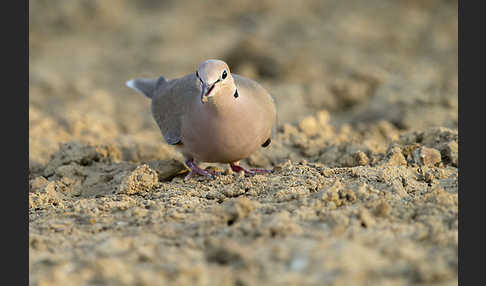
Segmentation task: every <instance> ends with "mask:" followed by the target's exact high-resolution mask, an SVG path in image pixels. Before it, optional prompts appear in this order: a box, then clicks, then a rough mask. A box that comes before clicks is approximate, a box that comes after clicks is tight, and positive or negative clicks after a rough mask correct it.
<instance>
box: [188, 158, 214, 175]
mask: <svg viewBox="0 0 486 286" xmlns="http://www.w3.org/2000/svg"><path fill="white" fill-rule="evenodd" d="M186 165H187V166H188V167H189V168H190V169H191V171H190V172H189V174H187V176H186V177H185V178H184V180H189V179H190V178H192V177H194V174H199V175H201V176H204V177H207V178H210V179H214V176H217V175H220V173H219V172H216V171H206V170H203V169H201V168H199V167H198V166H197V165H196V163H194V159H189V160H187V161H186Z"/></svg>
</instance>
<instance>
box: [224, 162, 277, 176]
mask: <svg viewBox="0 0 486 286" xmlns="http://www.w3.org/2000/svg"><path fill="white" fill-rule="evenodd" d="M230 166H231V170H233V171H234V172H240V171H243V172H245V175H250V176H253V175H256V174H267V173H270V170H267V169H261V168H254V169H249V170H248V169H246V168H243V167H241V166H239V165H236V164H235V163H231V164H230Z"/></svg>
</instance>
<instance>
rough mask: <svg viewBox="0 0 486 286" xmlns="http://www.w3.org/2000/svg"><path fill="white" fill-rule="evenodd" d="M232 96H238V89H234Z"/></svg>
mask: <svg viewBox="0 0 486 286" xmlns="http://www.w3.org/2000/svg"><path fill="white" fill-rule="evenodd" d="M233 96H234V97H235V98H237V97H238V96H240V95H239V94H238V90H237V89H235V94H233Z"/></svg>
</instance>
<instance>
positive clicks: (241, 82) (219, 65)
mask: <svg viewBox="0 0 486 286" xmlns="http://www.w3.org/2000/svg"><path fill="white" fill-rule="evenodd" d="M126 86H128V87H130V88H132V89H134V90H136V91H137V92H139V93H141V94H143V95H145V96H146V97H148V98H150V99H151V100H152V102H151V110H152V115H153V118H154V120H155V122H156V123H157V125H158V127H159V128H160V131H161V133H162V136H163V138H164V140H165V142H166V143H167V144H169V145H173V146H175V147H176V150H177V151H179V152H181V153H182V155H183V156H184V159H185V164H186V165H187V167H189V169H190V172H189V174H188V175H187V176H186V177H185V179H190V178H191V177H193V176H194V175H195V174H199V175H202V176H205V177H209V178H214V176H215V175H220V173H218V172H215V171H208V170H204V169H202V168H200V167H199V166H198V165H197V163H196V162H206V163H225V164H226V163H227V164H230V167H231V169H232V170H233V171H235V172H240V171H243V172H244V173H245V174H246V175H255V174H259V173H268V172H270V171H269V170H266V169H246V168H244V167H242V166H240V165H239V161H240V160H242V159H245V158H247V157H249V156H250V155H251V154H252V153H254V152H255V151H257V150H258V149H259V148H260V147H267V146H268V145H269V144H270V143H271V138H272V135H273V134H274V133H275V128H276V121H277V110H276V105H275V101H274V99H273V97H272V96H271V95H270V93H268V92H267V91H266V90H265V89H264V88H263V87H262V86H261V85H260V84H258V83H257V82H255V81H253V80H251V79H248V78H245V77H243V76H240V75H237V74H234V73H231V72H230V69H229V67H228V65H227V64H226V63H225V62H224V61H222V60H216V59H209V60H205V61H203V62H202V63H200V64H199V66H198V68H197V70H196V72H193V73H191V74H188V75H186V76H183V77H181V78H176V79H170V80H168V79H166V78H165V77H163V76H160V77H158V78H136V79H132V80H129V81H127V82H126Z"/></svg>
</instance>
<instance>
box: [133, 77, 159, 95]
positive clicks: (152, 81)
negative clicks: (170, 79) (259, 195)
mask: <svg viewBox="0 0 486 286" xmlns="http://www.w3.org/2000/svg"><path fill="white" fill-rule="evenodd" d="M166 81H167V80H166V79H165V78H164V77H162V76H161V77H158V78H136V79H132V80H129V81H127V82H126V83H125V85H126V86H128V87H129V88H132V89H134V90H136V91H138V92H140V93H141V94H143V95H145V96H146V97H148V98H153V96H154V93H155V91H156V90H157V87H158V86H160V84H161V83H164V82H166Z"/></svg>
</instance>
